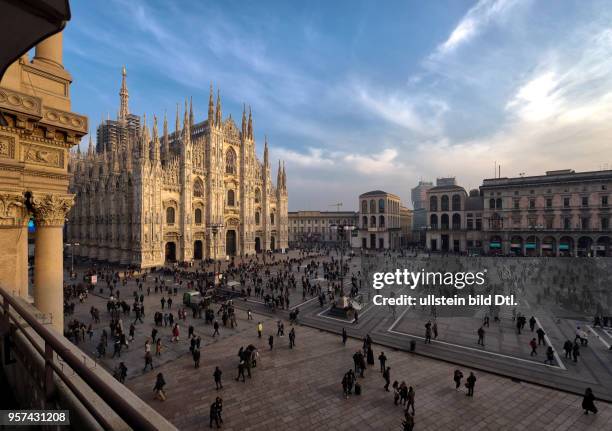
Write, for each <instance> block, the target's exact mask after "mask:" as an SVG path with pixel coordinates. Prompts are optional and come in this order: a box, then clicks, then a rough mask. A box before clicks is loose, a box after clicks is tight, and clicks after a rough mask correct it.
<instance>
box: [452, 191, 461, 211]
mask: <svg viewBox="0 0 612 431" xmlns="http://www.w3.org/2000/svg"><path fill="white" fill-rule="evenodd" d="M453 211H461V196H459V195H453Z"/></svg>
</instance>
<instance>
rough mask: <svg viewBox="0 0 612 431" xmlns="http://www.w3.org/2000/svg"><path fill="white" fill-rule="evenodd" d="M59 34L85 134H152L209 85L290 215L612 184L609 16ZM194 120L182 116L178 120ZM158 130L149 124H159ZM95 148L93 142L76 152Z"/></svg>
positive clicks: (267, 19)
mask: <svg viewBox="0 0 612 431" xmlns="http://www.w3.org/2000/svg"><path fill="white" fill-rule="evenodd" d="M71 8H72V20H71V21H70V22H69V23H68V26H67V29H66V31H65V34H64V63H65V65H66V68H67V69H68V70H69V71H70V72H71V74H72V76H73V78H74V82H73V84H72V87H71V95H72V101H73V105H72V108H73V110H74V111H76V112H79V113H82V114H85V115H87V116H88V117H89V120H90V125H91V130H92V131H94V132H95V127H97V125H98V124H99V122H100V121H101V119H102V118H106V117H107V116H108V115H110V116H111V118H114V117H116V115H117V111H118V108H119V94H118V93H119V87H120V84H121V68H122V66H123V65H125V66H126V67H127V74H128V77H127V79H128V88H129V94H130V111H131V112H132V113H135V114H138V115H142V114H145V113H146V114H147V118H149V119H150V118H152V117H153V114H156V115H157V117H158V118H161V117H163V115H164V112H166V111H167V112H168V116H169V124H171V125H173V124H174V116H175V112H176V106H177V103H180V104H181V109H182V106H183V104H184V100H185V98H187V97H193V103H194V111H195V116H196V121H202V120H204V119H205V117H206V113H207V109H208V94H209V88H210V85H211V83H212V84H213V85H214V87H215V89H217V88H218V89H219V90H220V93H221V98H222V106H223V113H224V116H227V115H229V114H230V113H231V114H232V116H233V117H234V118H235V119H239V118H240V117H241V113H242V107H243V105H244V104H247V106H248V105H250V106H251V107H252V110H253V122H254V130H255V139H256V143H257V151H258V154H259V155H260V157H261V154H262V151H263V142H264V137H265V136H267V137H268V141H269V145H270V156H271V159H272V162H273V163H272V166H273V168H274V170H273V173H272V178H273V180H275V179H276V166H277V164H278V162H277V160H278V159H282V160H284V161H285V166H286V171H287V183H288V189H289V209H290V210H335V209H336V208H337V207H336V206H335V205H334V206H332V205H333V204H336V203H338V202H342V203H343V206H342V209H343V210H352V209H356V208H357V197H358V195H359V194H360V193H363V192H367V191H369V190H375V189H382V190H385V191H388V192H391V193H395V194H397V195H399V196H400V198H401V199H402V203H403V204H404V205H406V206H408V207H410V206H411V203H410V189H411V188H412V187H414V186H415V185H416V184H417V183H418V181H419V180H425V181H435V180H436V178H438V177H447V176H455V177H456V178H457V182H458V183H459V184H460V185H462V186H464V187H465V188H466V189H471V188H477V187H478V186H479V185H480V184H481V183H482V179H483V178H491V177H493V176H494V172H495V170H494V166H495V164H496V163H497V164H498V165H501V175H502V176H518V175H520V174H526V175H540V174H543V173H544V172H545V171H547V170H556V169H569V168H571V169H575V170H576V171H590V170H599V169H607V168H612V7H610V3H609V2H607V1H585V0H576V1H569V0H566V1H563V0H559V1H550V0H541V1H535V0H482V1H463V0H449V1H430V2H419V1H404V0H402V1H392V0H386V1H384V2H375V1H358V0H336V1H333V2H331V1H317V0H311V1H308V2H297V1H282V0H279V1H265V0H261V1H256V2H251V1H232V0H224V1H222V2H220V1H196V0H192V1H187V0H176V1H164V0H148V1H144V0H107V1H97V0H79V1H72V2H71ZM181 118H182V112H181ZM150 126H151V125H150ZM81 145H82V148H86V145H87V138H85V139H84V140H83V142H82V144H81Z"/></svg>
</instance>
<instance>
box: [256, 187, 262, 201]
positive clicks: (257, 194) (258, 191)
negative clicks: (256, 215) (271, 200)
mask: <svg viewBox="0 0 612 431" xmlns="http://www.w3.org/2000/svg"><path fill="white" fill-rule="evenodd" d="M260 202H261V190H259V187H258V188H256V189H255V203H256V204H258V203H260Z"/></svg>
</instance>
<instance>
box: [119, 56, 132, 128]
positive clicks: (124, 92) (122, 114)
mask: <svg viewBox="0 0 612 431" xmlns="http://www.w3.org/2000/svg"><path fill="white" fill-rule="evenodd" d="M121 74H122V78H121V90H120V91H119V99H120V101H121V108H120V109H119V119H120V120H126V119H127V116H128V115H129V114H130V109H129V107H128V100H129V98H130V97H129V95H128V89H127V83H126V77H127V71H126V69H125V66H123V70H122V71H121Z"/></svg>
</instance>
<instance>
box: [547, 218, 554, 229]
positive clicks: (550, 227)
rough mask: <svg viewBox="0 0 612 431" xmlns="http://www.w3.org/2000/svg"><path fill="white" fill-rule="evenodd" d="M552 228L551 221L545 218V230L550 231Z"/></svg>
mask: <svg viewBox="0 0 612 431" xmlns="http://www.w3.org/2000/svg"><path fill="white" fill-rule="evenodd" d="M552 228H553V219H551V218H547V219H546V229H552Z"/></svg>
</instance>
